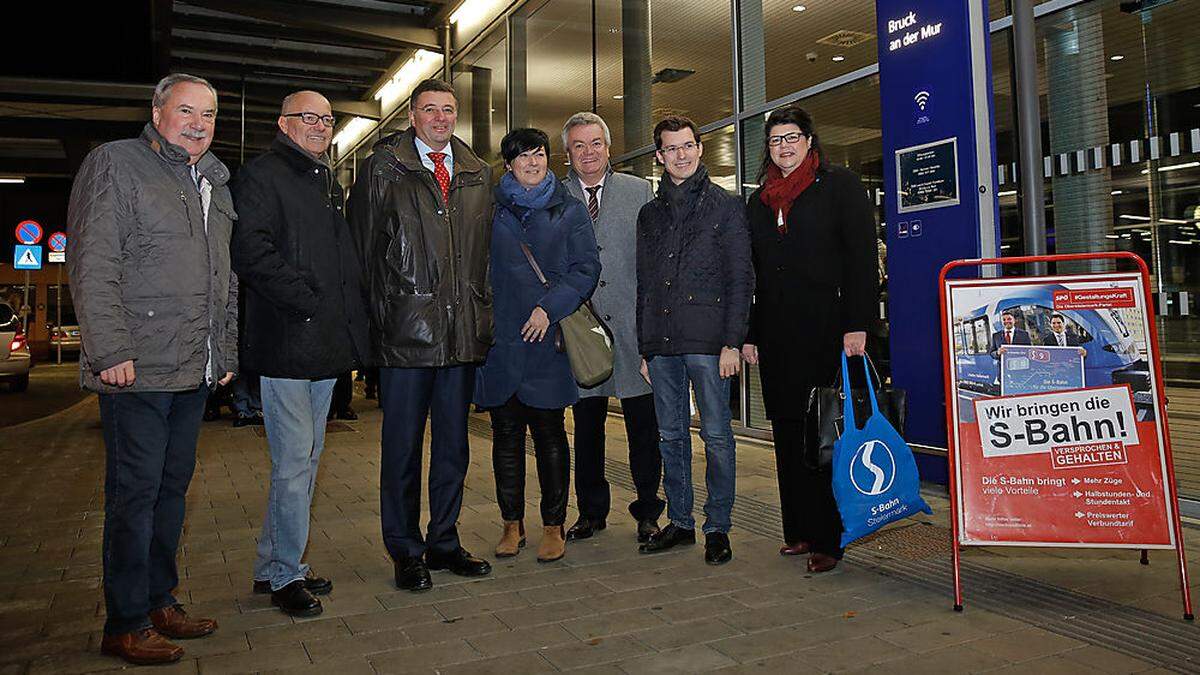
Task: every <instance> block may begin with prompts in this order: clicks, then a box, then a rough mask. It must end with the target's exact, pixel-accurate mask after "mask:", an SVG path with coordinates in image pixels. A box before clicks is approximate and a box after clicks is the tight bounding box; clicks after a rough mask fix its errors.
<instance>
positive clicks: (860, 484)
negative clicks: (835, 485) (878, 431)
mask: <svg viewBox="0 0 1200 675" xmlns="http://www.w3.org/2000/svg"><path fill="white" fill-rule="evenodd" d="M895 479H896V458H895V457H893V456H892V450H891V448H889V447H888V446H887V444H886V443H884V442H883V441H880V440H876V439H872V440H869V441H867V442H866V443H863V444H862V445H860V446H858V450H856V451H855V452H854V459H852V460H850V482H851V483H852V484H853V485H854V489H855V490H858V491H859V492H861V493H863V494H864V495H867V496H869V497H874V496H875V495H880V494H883V493H884V492H887V491H888V490H890V489H891V487H892V481H894V480H895Z"/></svg>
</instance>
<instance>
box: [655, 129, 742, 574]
mask: <svg viewBox="0 0 1200 675" xmlns="http://www.w3.org/2000/svg"><path fill="white" fill-rule="evenodd" d="M654 147H655V148H656V149H657V152H656V153H655V156H656V157H657V158H658V161H659V162H661V163H662V165H663V169H664V170H665V172H666V176H664V177H663V180H662V182H661V183H659V186H658V194H657V196H656V197H655V198H654V200H653V201H651V202H649V203H648V204H646V205H645V206H643V207H642V210H641V211H640V212H639V213H638V225H637V239H638V241H637V331H638V347H639V349H640V351H641V354H642V357H643V358H644V359H645V360H644V362H643V365H642V369H643V373H644V374H645V375H646V376H647V378H648V379H649V380H650V385H651V387H652V388H653V391H654V411H655V414H656V416H657V417H658V433H659V451H660V452H661V453H662V459H663V490H664V491H665V492H666V494H667V516H668V518H670V520H671V522H670V523H669V524H668V525H667V526H666V527H664V528H663V529H662V530H660V531H659V532H657V533H655V534H654V535H651V537H650V540H649V541H647V542H646V543H644V544H642V545H641V547H640V549H639V550H640V551H641V552H642V553H658V552H660V551H666V550H668V549H670V548H673V547H675V546H677V545H680V544H694V543H696V531H695V527H696V522H695V520H694V519H693V518H692V436H691V430H690V429H689V424H690V422H691V410H690V405H689V397H688V383H689V382H690V383H691V385H692V388H693V389H694V390H695V392H696V406H697V408H699V411H700V436H701V438H703V439H704V454H705V459H706V463H707V469H706V472H705V483H706V485H707V487H708V499H707V500H706V501H705V503H704V515H705V521H704V534H705V545H704V560H705V562H707V563H708V564H710V565H720V564H723V563H726V562H729V560H730V559H731V558H732V557H733V553H732V551H731V550H730V547H729V528H730V513H731V511H732V510H733V494H734V473H735V460H734V442H733V429H732V427H731V426H730V409H729V392H730V386H729V385H730V380H729V378H730V377H732V376H734V375H736V374H737V373H738V372H739V370H740V369H741V356H740V350H741V347H742V342H743V341H744V339H745V337H746V329H747V322H748V319H749V315H750V298H751V295H752V294H753V292H754V270H753V267H752V266H751V262H750V233H749V229H748V227H747V224H746V208H745V205H744V204H743V203H742V201H741V200H740V199H738V198H737V197H734V196H733V195H731V194H729V193H727V192H725V191H724V190H722V189H721V188H720V187H719V186H717V185H716V184H714V183H713V182H712V181H711V180H710V179H709V177H708V169H706V168H705V167H704V165H703V164H702V163H701V162H700V156H701V155H702V154H703V152H704V146H703V145H702V144H701V142H700V132H699V130H697V129H696V125H695V123H693V122H692V121H691V120H689V119H687V118H686V117H676V116H671V117H667V118H666V119H664V120H663V121H661V122H659V123H658V125H657V126H655V127H654Z"/></svg>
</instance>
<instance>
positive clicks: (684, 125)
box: [654, 115, 700, 150]
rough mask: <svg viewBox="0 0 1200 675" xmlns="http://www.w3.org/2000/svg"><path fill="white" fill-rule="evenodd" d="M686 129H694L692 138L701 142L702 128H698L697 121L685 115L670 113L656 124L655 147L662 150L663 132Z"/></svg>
mask: <svg viewBox="0 0 1200 675" xmlns="http://www.w3.org/2000/svg"><path fill="white" fill-rule="evenodd" d="M684 129H691V130H692V138H695V139H696V142H697V143H699V142H700V130H699V129H698V128H696V123H695V122H693V121H691V120H690V119H688V118H686V117H684V116H683V115H669V116H667V117H664V118H663V120H662V121H661V122H659V123H658V124H655V125H654V149H655V150H662V134H663V132H664V131H683V130H684Z"/></svg>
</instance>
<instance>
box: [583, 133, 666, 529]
mask: <svg viewBox="0 0 1200 675" xmlns="http://www.w3.org/2000/svg"><path fill="white" fill-rule="evenodd" d="M562 136H563V146H564V147H565V148H566V149H567V154H568V155H569V156H570V158H571V170H570V171H569V172H568V173H567V177H566V178H565V179H564V180H563V183H564V184H565V185H566V187H567V190H569V191H570V192H571V194H572V195H574V196H575V197H577V198H579V199H580V200H581V201H582V202H583V203H584V204H585V205H587V208H588V213H589V214H590V215H591V217H592V223H593V225H595V228H596V243H597V244H598V245H599V249H600V263H601V268H602V269H601V273H600V283H599V284H598V285H597V286H596V291H595V293H594V294H593V295H592V305H593V306H594V307H595V309H596V313H597V314H599V315H600V317H601V318H603V319H604V322H605V323H606V324H608V326H609V328H611V329H612V332H613V337H614V340H615V344H614V350H613V360H614V363H613V376H612V377H611V378H609V379H608V380H607V381H606V382H603V383H601V384H600V385H598V386H596V387H593V388H591V389H582V388H581V389H580V390H579V396H580V399H579V403H577V404H575V406H574V407H573V408H572V411H573V414H574V417H575V498H576V501H577V505H578V507H579V520H578V521H576V523H575V524H574V525H572V526H571V529H570V530H568V531H567V539H568V540H572V539H587V538H588V537H590V536H592V535H593V534H595V533H596V532H597V531H599V530H603V529H604V528H605V526H606V524H607V523H606V519H607V518H608V510H609V506H610V502H611V497H610V494H609V488H608V481H607V480H605V479H604V426H605V421H606V420H607V417H608V397H610V396H616V397H617V398H619V399H620V400H621V412H622V413H624V417H625V435H626V437H627V439H628V442H629V466H630V469H631V470H632V473H633V482H634V485H635V486H636V487H637V500H635V501H634V502H633V503H632V504H630V505H629V512H630V513H631V514H632V515H633V517H634V518H636V519H637V521H638V528H637V536H638V541H639V542H642V543H644V542H645V541H646V540H647V539H649V537H650V535H651V534H653V533H654V532H657V531H658V517H659V516H660V515H661V514H662V511H663V506H664V502H663V500H661V499H659V497H658V487H659V484H660V482H661V481H662V455H661V454H659V450H658V422H657V420H656V419H655V416H654V396H653V395H652V394H651V393H650V384H649V382H647V381H646V378H644V377H643V376H642V373H641V363H642V357H641V356H640V355H639V354H638V344H637V326H636V324H635V319H634V308H635V306H636V304H637V272H636V269H635V262H636V261H635V257H636V248H637V217H638V210H639V209H641V208H642V205H643V204H645V203H646V202H648V201H650V200H651V199H653V198H654V190H653V188H652V187H651V185H650V183H649V182H647V181H645V180H643V179H641V178H638V177H636V176H629V175H626V174H622V173H614V172H613V170H612V167H611V166H609V159H608V150H609V146H610V145H611V144H612V137H611V136H610V134H609V131H608V125H607V124H605V123H604V120H603V119H601V118H600V116H599V115H595V114H593V113H590V112H580V113H576V114H574V115H572V116H571V117H570V119H568V120H567V123H566V124H565V125H563V132H562Z"/></svg>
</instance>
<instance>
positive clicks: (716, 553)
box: [704, 532, 733, 565]
mask: <svg viewBox="0 0 1200 675" xmlns="http://www.w3.org/2000/svg"><path fill="white" fill-rule="evenodd" d="M730 560H733V549H731V548H729V535H728V534H725V533H724V532H709V533H708V534H706V535H704V562H706V563H708V564H709V565H724V564H725V563H727V562H729V561H730Z"/></svg>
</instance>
